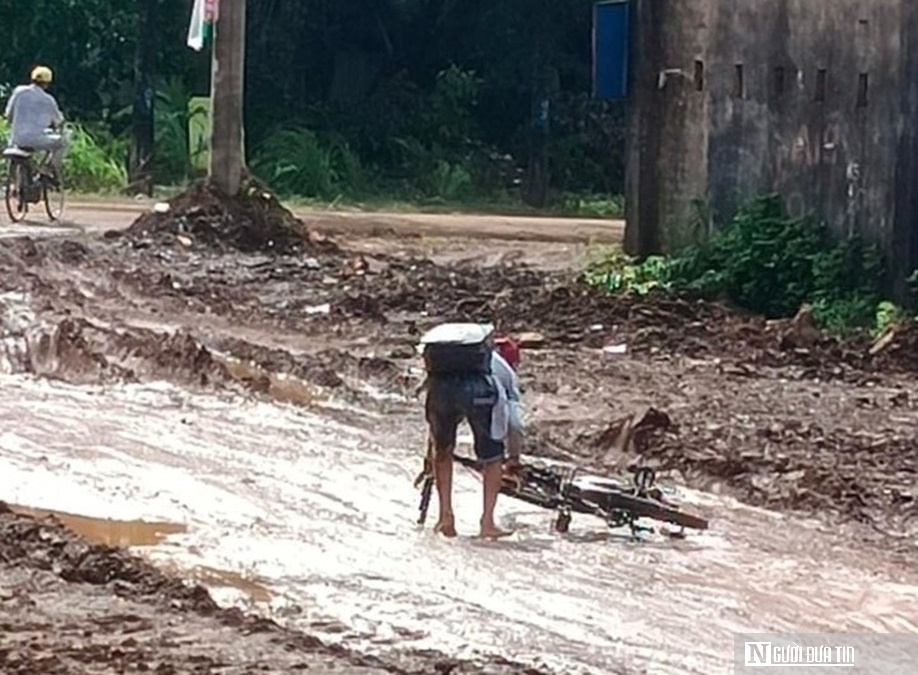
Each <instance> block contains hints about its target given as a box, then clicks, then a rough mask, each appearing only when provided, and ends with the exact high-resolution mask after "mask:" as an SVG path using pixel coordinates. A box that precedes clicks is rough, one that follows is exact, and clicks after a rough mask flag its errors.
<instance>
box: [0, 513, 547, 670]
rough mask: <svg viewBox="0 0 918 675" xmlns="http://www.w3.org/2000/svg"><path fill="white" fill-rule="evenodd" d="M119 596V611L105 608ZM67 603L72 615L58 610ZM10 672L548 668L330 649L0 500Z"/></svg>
mask: <svg viewBox="0 0 918 675" xmlns="http://www.w3.org/2000/svg"><path fill="white" fill-rule="evenodd" d="M113 600H116V604H117V606H118V608H119V611H118V612H117V613H115V614H112V613H111V612H110V611H103V612H101V613H100V612H99V609H100V607H107V606H110V604H111V602H112V601H113ZM58 603H61V604H62V606H66V607H68V610H67V612H65V613H64V614H63V615H61V613H60V610H59V608H56V607H55V605H56V604H58ZM0 631H2V633H3V637H4V639H3V643H2V645H0V671H2V672H3V673H7V674H8V675H55V674H58V673H68V674H69V673H89V672H93V673H112V672H118V673H141V672H156V673H163V674H166V673H174V674H177V673H190V672H194V673H240V674H241V673H263V672H265V671H270V672H296V671H301V670H309V671H310V672H331V671H334V672H342V671H344V672H349V673H350V672H353V673H367V674H377V673H400V674H404V673H457V674H458V673H473V672H482V671H481V669H482V668H483V667H486V668H487V669H488V672H493V673H507V674H509V673H521V674H522V673H526V674H527V675H538V674H539V672H540V671H538V670H535V669H531V668H523V667H520V666H516V665H514V664H512V663H510V662H508V661H503V662H493V663H489V664H487V665H485V664H472V663H462V662H459V661H455V660H452V659H449V658H447V657H445V656H443V655H439V654H435V653H406V654H404V655H403V656H401V657H400V658H399V659H398V661H397V662H396V661H392V660H390V661H385V660H382V659H376V658H372V657H366V656H361V655H359V654H356V653H353V652H350V651H348V650H346V649H343V648H340V647H335V646H330V645H325V644H324V643H322V642H321V641H320V640H318V639H316V638H314V637H311V636H309V635H306V634H303V633H298V632H294V631H290V630H285V629H283V628H282V627H280V626H279V625H278V624H276V623H275V622H273V621H269V620H267V619H264V618H261V617H258V616H254V615H247V614H245V613H243V612H242V611H240V610H238V609H222V608H220V607H218V606H217V604H216V603H215V602H214V601H213V599H212V598H211V596H210V594H209V593H208V592H207V590H206V589H204V588H203V587H202V586H199V585H188V584H186V583H183V582H182V581H180V580H179V579H177V578H174V577H170V576H167V575H165V574H163V573H162V572H161V571H159V570H158V569H156V568H155V567H153V566H152V565H150V564H149V563H147V562H146V561H144V560H142V559H141V558H138V557H136V556H133V555H131V554H128V553H126V552H124V551H123V550H121V549H117V548H112V547H108V546H100V545H95V544H91V543H89V542H88V541H86V540H84V539H82V538H81V537H78V536H77V535H75V534H73V533H72V532H70V531H68V530H67V529H65V528H64V527H63V525H61V523H60V522H59V521H57V520H56V519H55V518H53V517H49V518H45V519H42V520H36V519H33V518H30V517H27V516H22V515H18V514H14V513H13V512H11V511H10V510H9V508H8V507H7V506H6V505H5V504H3V503H2V502H0Z"/></svg>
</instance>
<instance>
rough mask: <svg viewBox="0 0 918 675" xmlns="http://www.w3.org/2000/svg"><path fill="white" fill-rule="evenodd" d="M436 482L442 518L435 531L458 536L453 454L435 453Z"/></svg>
mask: <svg viewBox="0 0 918 675" xmlns="http://www.w3.org/2000/svg"><path fill="white" fill-rule="evenodd" d="M433 456H434V457H433V460H434V461H433V470H434V481H435V482H436V485H437V501H438V503H439V507H440V517H439V518H438V519H437V524H436V525H435V526H434V529H435V530H436V531H437V532H439V533H440V534H442V535H443V536H445V537H455V536H456V518H455V516H454V515H453V454H452V452H451V451H450V452H437V451H436V450H435V451H434V453H433Z"/></svg>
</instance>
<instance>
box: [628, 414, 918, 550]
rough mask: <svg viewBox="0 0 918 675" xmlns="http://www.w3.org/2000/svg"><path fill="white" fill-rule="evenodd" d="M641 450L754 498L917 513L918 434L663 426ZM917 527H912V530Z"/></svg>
mask: <svg viewBox="0 0 918 675" xmlns="http://www.w3.org/2000/svg"><path fill="white" fill-rule="evenodd" d="M638 454H639V455H640V457H642V458H643V459H644V460H647V461H649V462H650V463H652V464H653V465H655V466H659V467H660V468H662V469H664V470H676V471H679V472H680V473H681V474H682V475H683V476H684V477H686V478H687V479H688V480H689V482H691V483H695V484H699V485H704V484H706V483H710V482H711V480H712V479H713V480H715V481H717V482H721V483H723V484H724V485H726V486H727V487H729V488H731V489H732V490H734V491H735V492H736V493H738V494H739V495H740V496H741V498H742V499H743V500H744V501H746V502H748V503H751V504H754V505H758V506H763V507H767V508H770V509H775V510H779V511H802V512H807V513H813V514H817V515H821V516H841V517H842V518H843V519H845V520H855V521H858V522H868V523H874V522H880V521H885V520H887V519H888V518H891V517H896V516H905V515H908V516H911V517H914V516H918V490H916V489H915V485H916V477H918V468H916V467H918V435H914V434H912V435H908V434H903V433H902V432H894V431H892V430H883V432H882V433H876V434H868V433H866V432H846V431H844V430H840V429H837V430H832V431H826V430H824V429H822V428H821V427H820V426H819V425H817V424H809V425H804V424H802V423H799V422H797V421H795V422H779V421H775V422H773V423H771V424H769V425H768V426H760V427H757V428H755V429H745V428H742V427H741V426H740V425H739V424H736V425H735V426H734V427H732V428H725V427H723V426H722V425H717V424H708V425H705V426H701V425H698V424H692V425H690V426H687V427H685V428H680V427H679V425H677V424H671V425H659V426H658V427H657V428H656V429H654V430H653V431H651V432H650V433H649V434H648V435H647V436H646V437H645V438H644V439H642V443H641V447H640V448H639V449H638ZM913 534H914V533H913Z"/></svg>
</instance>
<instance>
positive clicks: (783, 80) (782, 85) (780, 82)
mask: <svg viewBox="0 0 918 675" xmlns="http://www.w3.org/2000/svg"><path fill="white" fill-rule="evenodd" d="M785 89H787V70H786V69H785V68H784V66H778V67H777V68H775V72H774V93H775V97H776V98H781V97H782V96H784V90H785Z"/></svg>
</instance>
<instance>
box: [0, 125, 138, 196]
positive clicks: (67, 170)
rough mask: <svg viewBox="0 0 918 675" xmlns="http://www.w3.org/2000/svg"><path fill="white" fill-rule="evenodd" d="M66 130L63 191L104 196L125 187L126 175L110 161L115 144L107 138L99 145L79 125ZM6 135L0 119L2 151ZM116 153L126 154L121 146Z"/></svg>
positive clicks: (118, 166) (94, 138) (121, 168)
mask: <svg viewBox="0 0 918 675" xmlns="http://www.w3.org/2000/svg"><path fill="white" fill-rule="evenodd" d="M68 128H69V129H70V132H71V134H72V136H71V139H70V148H69V150H68V152H67V157H66V159H65V160H64V182H65V185H66V188H67V189H68V190H71V191H75V192H107V191H112V190H118V189H121V188H123V187H124V186H125V185H126V183H127V171H126V169H125V167H124V165H123V163H121V162H119V161H118V160H117V159H114V157H116V156H117V155H118V153H119V144H118V142H117V141H115V140H114V139H111V138H108V139H104V142H100V141H99V140H97V135H94V134H93V133H90V131H88V130H87V129H86V128H85V127H84V126H82V125H79V124H73V123H69V124H68ZM8 135H9V124H8V123H7V122H6V120H3V119H0V139H2V140H0V142H2V144H3V146H4V147H5V146H6V142H7V138H8ZM98 136H99V137H103V136H104V135H103V134H98ZM120 149H121V150H124V151H125V152H126V148H124V146H123V144H121V148H120Z"/></svg>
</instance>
